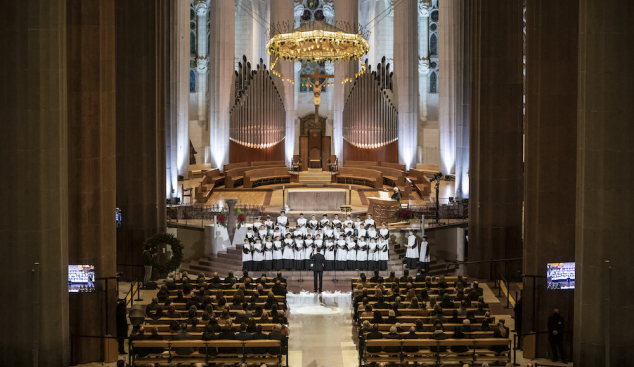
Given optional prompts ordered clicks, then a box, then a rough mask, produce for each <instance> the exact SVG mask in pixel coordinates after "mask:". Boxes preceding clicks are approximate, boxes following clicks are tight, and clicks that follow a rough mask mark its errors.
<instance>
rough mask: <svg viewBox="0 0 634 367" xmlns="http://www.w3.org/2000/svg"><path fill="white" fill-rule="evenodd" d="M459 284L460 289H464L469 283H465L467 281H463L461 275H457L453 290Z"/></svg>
mask: <svg viewBox="0 0 634 367" xmlns="http://www.w3.org/2000/svg"><path fill="white" fill-rule="evenodd" d="M459 284H460V285H461V286H462V288H466V287H467V286H468V285H469V283H467V280H466V279H464V278H463V277H462V275H458V279H457V280H456V281H455V282H454V283H453V286H454V288H458V287H459Z"/></svg>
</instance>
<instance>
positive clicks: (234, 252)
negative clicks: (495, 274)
mask: <svg viewBox="0 0 634 367" xmlns="http://www.w3.org/2000/svg"><path fill="white" fill-rule="evenodd" d="M404 254H405V251H404V250H402V249H400V248H396V249H391V250H390V259H389V260H388V263H387V266H388V270H387V271H385V272H381V273H383V274H382V275H384V276H387V275H388V272H389V271H394V272H395V273H396V275H397V276H402V275H403V270H404V269H405V267H404V266H403V261H404V259H403V258H402V256H403V255H404ZM445 264H446V263H445V261H444V260H442V259H437V258H436V257H435V256H433V255H432V257H431V264H430V266H429V270H430V275H441V274H444V270H445ZM181 268H182V270H185V271H187V272H188V273H190V274H198V273H201V272H202V273H205V275H207V276H211V275H212V274H213V273H214V272H218V274H219V275H220V277H224V276H226V275H227V273H228V272H229V271H233V272H234V274H237V273H238V272H241V271H242V245H238V246H237V248H235V249H229V250H227V252H226V253H219V254H217V255H216V256H210V257H202V258H200V259H198V260H192V261H190V262H189V264H183V265H182V266H181ZM362 272H365V273H366V274H369V273H371V271H358V270H357V271H345V272H341V271H339V272H334V271H326V272H324V280H332V279H335V277H336V278H337V279H339V280H340V281H342V282H348V283H349V282H350V279H352V278H354V277H358V276H359V274H360V273H362ZM410 273H412V275H415V272H411V271H410ZM452 274H453V271H452V272H451V273H450V274H449V275H452ZM267 276H275V272H268V274H267ZM284 276H285V277H286V278H287V280H289V281H296V280H298V279H312V278H311V277H312V275H311V274H310V272H309V271H302V272H299V271H284ZM341 284H343V283H341Z"/></svg>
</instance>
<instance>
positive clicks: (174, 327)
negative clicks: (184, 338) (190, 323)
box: [168, 320, 181, 333]
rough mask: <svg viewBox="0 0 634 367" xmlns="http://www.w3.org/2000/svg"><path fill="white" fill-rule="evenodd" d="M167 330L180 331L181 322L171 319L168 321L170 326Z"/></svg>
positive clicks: (171, 331)
mask: <svg viewBox="0 0 634 367" xmlns="http://www.w3.org/2000/svg"><path fill="white" fill-rule="evenodd" d="M168 330H169V332H170V333H177V332H179V331H181V324H180V323H179V322H178V321H177V320H172V321H170V326H169V329H168Z"/></svg>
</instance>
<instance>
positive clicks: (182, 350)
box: [174, 324, 194, 356]
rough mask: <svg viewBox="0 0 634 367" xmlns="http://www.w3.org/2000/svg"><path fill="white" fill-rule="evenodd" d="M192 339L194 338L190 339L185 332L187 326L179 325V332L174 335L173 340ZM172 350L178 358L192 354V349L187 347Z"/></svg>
mask: <svg viewBox="0 0 634 367" xmlns="http://www.w3.org/2000/svg"><path fill="white" fill-rule="evenodd" d="M193 339H194V337H192V336H191V335H190V334H189V333H188V332H187V324H181V331H180V332H178V333H177V334H176V335H174V340H193ZM174 350H175V351H176V354H178V355H179V356H187V355H190V354H192V353H194V348H189V347H183V348H174Z"/></svg>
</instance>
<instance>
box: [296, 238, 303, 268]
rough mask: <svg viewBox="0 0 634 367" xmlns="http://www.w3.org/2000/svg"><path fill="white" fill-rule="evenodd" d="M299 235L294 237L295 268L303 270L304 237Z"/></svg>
mask: <svg viewBox="0 0 634 367" xmlns="http://www.w3.org/2000/svg"><path fill="white" fill-rule="evenodd" d="M298 232H299V235H297V236H296V237H295V270H299V271H301V270H304V239H303V238H302V236H301V231H298Z"/></svg>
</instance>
